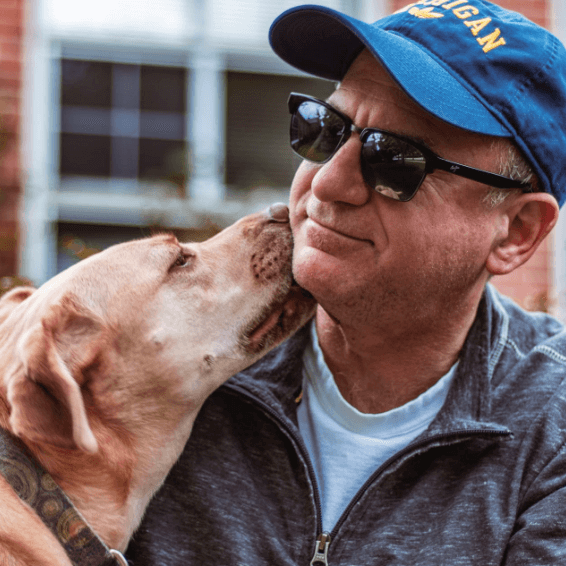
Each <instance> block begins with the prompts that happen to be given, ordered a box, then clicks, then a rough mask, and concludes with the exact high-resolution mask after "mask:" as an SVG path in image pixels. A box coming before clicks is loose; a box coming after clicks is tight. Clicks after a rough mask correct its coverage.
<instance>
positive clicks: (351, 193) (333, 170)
mask: <svg viewBox="0 0 566 566" xmlns="http://www.w3.org/2000/svg"><path fill="white" fill-rule="evenodd" d="M360 151H361V142H360V140H359V138H358V136H357V135H356V134H354V135H352V137H351V138H350V139H349V140H348V141H347V142H346V143H345V144H344V145H343V146H342V147H341V148H340V149H339V150H338V151H337V152H336V153H335V154H334V156H333V157H332V158H331V159H330V161H328V162H326V163H324V164H323V165H320V166H319V168H318V171H317V172H316V174H315V176H314V177H313V180H312V182H311V190H312V193H313V195H314V196H315V197H316V198H317V199H318V200H320V201H323V202H325V201H326V202H344V203H347V204H351V205H355V206H362V205H364V204H366V203H367V202H368V200H369V199H370V198H371V190H370V189H369V188H368V186H367V185H366V183H365V181H364V179H363V177H362V170H361V166H360Z"/></svg>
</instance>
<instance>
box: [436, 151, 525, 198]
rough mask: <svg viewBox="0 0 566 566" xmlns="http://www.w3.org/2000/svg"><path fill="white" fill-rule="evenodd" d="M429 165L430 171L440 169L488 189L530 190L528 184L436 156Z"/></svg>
mask: <svg viewBox="0 0 566 566" xmlns="http://www.w3.org/2000/svg"><path fill="white" fill-rule="evenodd" d="M431 165H432V169H441V170H442V171H447V172H448V173H452V174H454V175H458V176H459V177H465V178H466V179H471V180H472V181H478V182H479V183H483V184H485V185H489V186H490V187H496V188H498V189H523V190H530V188H531V186H530V185H529V184H528V183H524V182H522V181H517V180H514V179H509V178H508V177H504V176H503V175H498V174H497V173H490V172H488V171H482V170H481V169H474V168H473V167H469V166H467V165H462V164H460V163H455V162H454V161H447V160H445V159H442V158H441V157H438V156H436V155H435V156H434V160H433V162H432V163H431Z"/></svg>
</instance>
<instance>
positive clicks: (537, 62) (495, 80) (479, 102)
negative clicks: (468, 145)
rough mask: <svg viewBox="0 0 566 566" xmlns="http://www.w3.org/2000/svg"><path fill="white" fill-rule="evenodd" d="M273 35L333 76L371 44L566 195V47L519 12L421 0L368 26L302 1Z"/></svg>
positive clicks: (299, 61)
mask: <svg viewBox="0 0 566 566" xmlns="http://www.w3.org/2000/svg"><path fill="white" fill-rule="evenodd" d="M269 40H270V43H271V47H272V48H273V50H274V51H275V53H276V54H277V55H279V57H281V59H283V60H284V61H286V62H287V63H289V64H290V65H292V66H294V67H296V68H297V69H300V70H302V71H305V72H307V73H310V74H312V75H315V76H318V77H321V78H324V79H330V80H335V81H340V80H342V78H343V77H344V75H345V74H346V72H347V70H348V68H349V67H350V65H351V63H352V62H353V60H354V59H355V58H356V57H357V55H358V54H359V53H360V52H361V51H362V50H363V49H364V48H367V49H368V50H369V51H370V52H371V53H372V54H373V55H374V56H375V58H376V59H377V60H378V61H379V62H380V63H381V64H382V65H383V66H384V67H385V69H387V71H388V72H389V73H390V74H391V76H392V77H393V78H394V79H395V80H396V81H397V83H398V84H399V86H400V87H401V88H402V89H403V90H404V91H405V92H406V93H407V95H408V96H409V97H410V98H412V99H413V100H414V101H415V102H416V103H417V104H419V105H420V106H421V107H422V108H424V109H425V110H427V111H428V112H430V113H431V114H433V115H434V116H437V117H438V118H440V119H442V120H444V121H446V122H448V123H450V124H453V125H455V126H458V127H459V128H463V129H465V130H469V131H472V132H478V133H481V134H487V135H491V136H498V137H509V138H512V139H513V140H514V141H515V143H516V144H517V146H518V147H519V148H520V150H521V151H522V152H523V154H524V156H525V157H526V158H527V160H528V161H529V163H530V164H531V166H532V167H533V169H534V171H535V173H536V174H537V176H538V178H539V181H540V185H541V187H540V188H541V189H543V190H544V191H546V192H548V193H550V194H552V195H554V196H555V198H556V200H557V201H558V202H559V204H560V205H562V204H563V202H564V201H565V200H566V49H564V46H563V45H562V43H561V42H560V41H559V40H558V39H557V38H556V37H555V36H554V35H552V34H551V33H549V32H548V31H546V30H545V29H544V28H542V27H540V26H538V25H536V24H534V23H533V22H531V21H530V20H528V19H527V18H525V17H523V16H522V15H520V14H518V13H516V12H511V11H509V10H505V9H503V8H501V7H499V6H496V5H495V4H492V3H490V2H487V1H485V0H420V1H419V2H415V3H413V4H409V5H408V6H406V7H405V8H402V9H401V10H399V11H398V12H396V13H394V14H392V15H390V16H387V17H385V18H382V19H380V20H377V21H376V22H374V23H366V22H362V21H360V20H358V19H356V18H353V17H350V16H347V15H345V14H342V13H340V12H337V11H336V10H332V9H330V8H326V7H323V6H315V5H305V6H298V7H296V8H291V9H290V10H287V11H286V12H284V13H283V14H281V15H280V16H279V17H278V18H277V19H276V20H275V21H274V22H273V24H272V25H271V29H270V31H269Z"/></svg>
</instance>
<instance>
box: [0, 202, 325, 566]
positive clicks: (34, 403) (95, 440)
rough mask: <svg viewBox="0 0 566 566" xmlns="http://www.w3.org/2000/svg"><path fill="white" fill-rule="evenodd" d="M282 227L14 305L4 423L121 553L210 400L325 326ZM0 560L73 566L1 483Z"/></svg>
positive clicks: (123, 248) (162, 242) (263, 220)
mask: <svg viewBox="0 0 566 566" xmlns="http://www.w3.org/2000/svg"><path fill="white" fill-rule="evenodd" d="M277 215H278V216H279V219H278V220H277V221H275V220H274V219H273V218H271V217H269V216H268V215H267V214H265V213H263V214H257V215H252V216H249V217H246V218H244V219H242V220H240V221H239V222H237V223H236V224H234V225H233V226H231V227H229V228H227V229H226V230H224V231H223V232H221V233H220V234H218V235H217V236H215V237H214V238H212V239H210V240H207V241H206V242H203V243H201V244H179V242H178V241H177V240H176V238H174V237H173V236H170V235H161V236H155V237H153V238H148V239H144V240H137V241H133V242H129V243H125V244H119V245H117V246H113V247H111V248H109V249H107V250H106V251H104V252H101V253H99V254H96V255H94V256H92V257H90V258H88V259H86V260H84V261H82V262H79V263H78V264H77V265H75V266H73V267H72V268H70V269H68V270H66V271H64V272H62V273H60V274H59V275H57V276H56V277H54V278H53V279H52V280H50V281H48V282H47V283H46V284H44V285H43V286H41V287H40V288H39V289H37V290H34V289H32V288H18V289H15V290H13V291H11V292H9V293H7V294H6V295H5V296H4V297H3V298H2V299H1V300H0V427H2V428H4V429H7V430H8V431H10V432H11V433H13V434H14V435H16V436H18V437H20V439H22V440H23V441H24V443H25V444H26V445H27V446H28V448H29V449H30V450H31V451H32V453H33V454H34V455H35V456H36V458H37V459H38V460H39V462H40V463H41V464H42V465H43V466H44V467H45V468H46V469H47V470H48V471H49V472H50V473H51V475H52V476H53V478H54V479H55V481H56V482H57V483H58V484H59V486H60V487H61V488H62V489H63V490H64V491H65V492H66V493H67V495H68V496H69V497H70V499H71V500H72V501H73V503H74V504H75V506H76V507H77V509H78V510H79V511H80V512H81V514H82V515H83V516H84V517H85V519H86V520H87V522H88V523H89V524H90V525H91V527H92V528H93V530H94V531H95V532H96V533H97V534H98V535H99V536H100V537H101V538H102V540H103V541H104V542H105V543H106V544H107V545H108V546H109V547H111V548H115V549H118V550H123V549H125V547H126V545H127V543H128V540H129V539H130V537H131V535H132V533H133V532H134V530H135V529H136V528H137V526H138V525H139V522H140V520H141V517H142V514H143V512H144V510H145V508H146V505H147V503H148V501H149V499H150V498H151V496H152V495H153V493H154V492H155V490H156V489H157V488H158V487H159V486H160V484H161V483H162V481H163V480H164V478H165V476H166V474H167V473H168V471H169V469H170V468H171V466H172V465H173V464H174V462H175V461H176V459H177V458H178V456H179V454H180V452H181V450H182V449H183V447H184V445H185V443H186V441H187V439H188V437H189V434H190V431H191V428H192V425H193V422H194V419H195V416H196V414H197V412H198V410H199V409H200V407H201V406H202V403H203V402H204V400H205V399H206V398H207V396H208V395H209V394H210V393H211V392H212V391H213V390H214V389H216V388H217V387H218V386H220V385H221V384H222V383H223V382H224V381H226V380H227V379H228V378H229V377H230V376H231V375H233V374H234V373H236V372H238V371H240V370H242V369H243V368H245V367H247V366H248V365H250V364H251V363H253V362H254V361H255V360H257V359H258V358H259V357H260V356H261V355H263V354H264V353H265V352H266V351H267V350H268V349H270V348H271V347H273V346H275V345H276V344H278V343H280V342H281V341H282V340H283V339H285V338H286V337H288V336H289V335H290V334H291V333H292V332H294V331H295V330H297V329H298V328H299V327H300V326H301V325H303V324H304V323H305V322H306V320H308V318H309V317H310V316H311V315H312V312H313V308H314V302H313V300H312V299H311V298H309V297H308V296H307V295H306V294H305V293H304V292H302V290H300V289H299V288H298V287H296V286H295V285H293V282H292V276H291V267H290V259H291V250H292V239H291V234H290V229H289V224H288V223H287V222H286V221H285V219H286V214H285V215H284V216H285V218H283V219H282V218H281V215H282V214H281V210H280V209H278V213H277ZM0 564H2V566H8V565H9V566H36V565H37V566H40V565H42V566H45V565H50V566H52V565H55V564H57V565H58V566H62V565H67V566H68V565H70V562H69V560H68V558H67V557H66V554H65V553H64V551H63V549H62V547H61V546H60V545H59V543H58V542H57V541H56V540H55V538H54V537H53V535H51V533H50V532H49V531H48V530H47V529H46V527H44V525H43V524H42V523H41V522H40V520H39V518H38V517H37V516H36V515H35V513H34V512H33V511H32V510H31V509H30V508H28V507H27V505H26V504H25V503H23V502H22V501H21V500H20V499H19V498H18V497H17V495H16V494H15V492H14V491H13V490H12V488H11V487H10V486H9V485H8V484H7V482H6V481H5V479H4V478H2V477H0Z"/></svg>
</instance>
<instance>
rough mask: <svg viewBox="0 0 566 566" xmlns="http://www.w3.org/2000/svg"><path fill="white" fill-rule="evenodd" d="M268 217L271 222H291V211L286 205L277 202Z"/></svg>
mask: <svg viewBox="0 0 566 566" xmlns="http://www.w3.org/2000/svg"><path fill="white" fill-rule="evenodd" d="M266 213H267V215H268V216H269V219H270V220H273V221H274V222H289V209H288V208H287V205H286V204H283V203H282V202H276V203H274V204H272V205H271V206H270V207H269V208H268V209H267V210H266Z"/></svg>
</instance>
